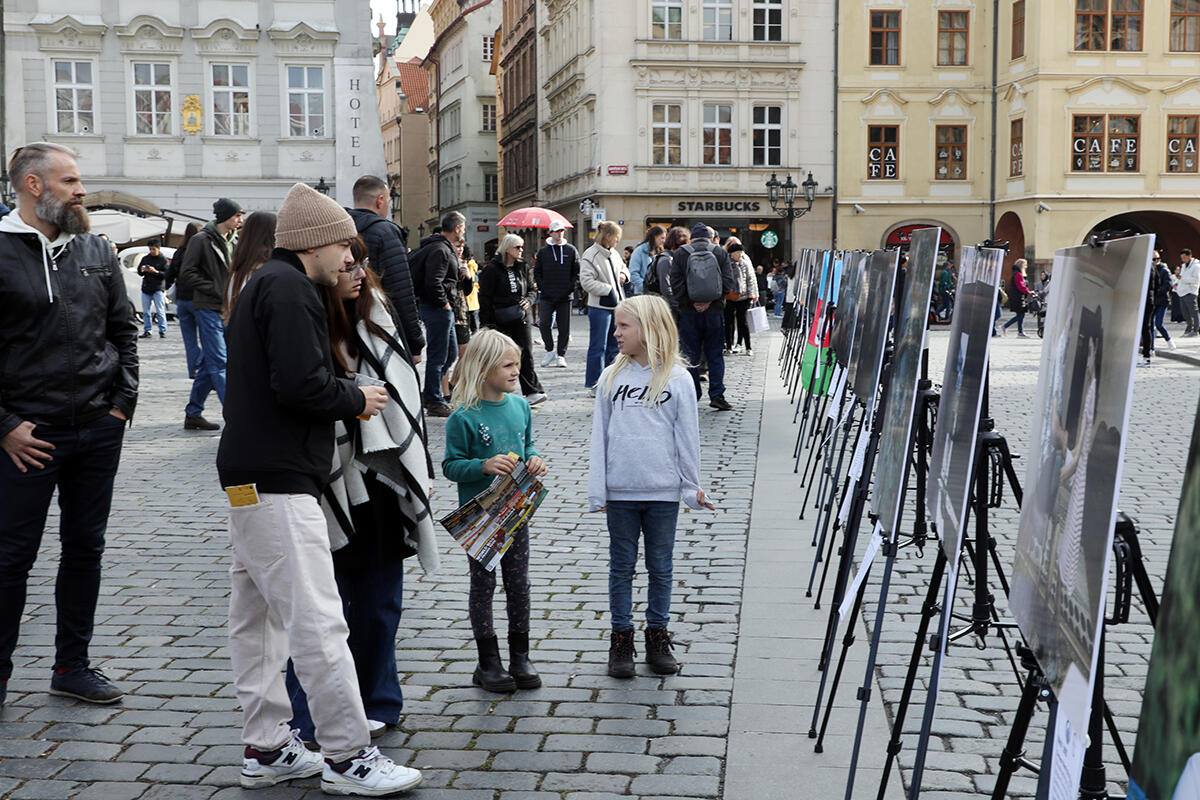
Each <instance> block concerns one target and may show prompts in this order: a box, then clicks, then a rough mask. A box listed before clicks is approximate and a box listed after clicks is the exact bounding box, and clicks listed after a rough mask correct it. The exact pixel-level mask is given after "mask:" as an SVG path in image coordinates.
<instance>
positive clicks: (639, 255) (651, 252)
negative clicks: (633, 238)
mask: <svg viewBox="0 0 1200 800" xmlns="http://www.w3.org/2000/svg"><path fill="white" fill-rule="evenodd" d="M666 240H667V229H666V228H664V227H663V226H661V225H651V226H650V227H649V228H647V229H646V237H645V238H644V239H642V243H641V244H639V245H638V246H637V247H635V248H633V253H631V254H630V256H629V286H630V292H629V293H630V295H631V296H633V295H639V294H643V293H644V291H645V290H644V289H643V287H642V284H643V283H645V280H646V270H647V269H649V267H650V265H651V264H652V263H654V259H655V257H657V256H658V254H659V253H661V252H662V251H663V247H664V246H665V244H666Z"/></svg>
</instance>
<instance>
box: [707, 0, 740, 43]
mask: <svg viewBox="0 0 1200 800" xmlns="http://www.w3.org/2000/svg"><path fill="white" fill-rule="evenodd" d="M703 30H704V40H705V41H707V42H731V41H733V0H704V29H703Z"/></svg>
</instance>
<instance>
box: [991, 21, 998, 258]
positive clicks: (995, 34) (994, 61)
mask: <svg viewBox="0 0 1200 800" xmlns="http://www.w3.org/2000/svg"><path fill="white" fill-rule="evenodd" d="M999 65H1000V0H992V148H991V150H992V161H991V164H992V169H991V186H990V188H989V190H988V195H989V196H988V238H989V239H991V238H994V237H995V235H996V154H997V153H996V115H997V111H998V109H997V103H996V95H997V85H996V84H997V82H998V81H999V79H1000V66H999Z"/></svg>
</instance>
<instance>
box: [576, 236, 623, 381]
mask: <svg viewBox="0 0 1200 800" xmlns="http://www.w3.org/2000/svg"><path fill="white" fill-rule="evenodd" d="M620 241H621V226H620V225H618V224H617V223H615V222H613V221H612V220H604V221H603V222H601V223H600V224H599V225H597V226H596V241H595V242H594V243H593V244H592V246H591V247H589V248H588V249H587V250H585V251H583V256H582V257H581V258H580V260H579V283H580V284H581V285H582V286H583V290H584V291H585V292H587V311H588V352H587V368H586V370H585V372H584V377H583V383H584V386H586V387H587V388H588V389H589V390H592V391H594V390H595V387H596V381H597V380H598V379H599V378H600V373H601V372H602V371H603V370H604V368H605V367H607V366H608V365H609V364H611V363H612V360H613V359H614V358H616V355H617V340H616V339H614V338H613V330H612V315H613V309H614V308H616V307H617V304H618V303H620V302H621V301H622V300H624V299H625V286H626V284H628V283H629V270H628V268H626V266H625V261H624V260H623V259H622V258H621V254H620V253H618V252H617V250H616V246H617V244H618V243H619V242H620Z"/></svg>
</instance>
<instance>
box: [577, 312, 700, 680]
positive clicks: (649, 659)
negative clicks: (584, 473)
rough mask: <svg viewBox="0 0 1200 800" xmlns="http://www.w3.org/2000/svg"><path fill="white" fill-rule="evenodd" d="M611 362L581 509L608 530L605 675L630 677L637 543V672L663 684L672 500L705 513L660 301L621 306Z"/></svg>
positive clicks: (684, 380)
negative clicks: (640, 620)
mask: <svg viewBox="0 0 1200 800" xmlns="http://www.w3.org/2000/svg"><path fill="white" fill-rule="evenodd" d="M614 317H615V324H616V338H617V346H618V347H619V348H620V351H621V353H620V355H618V356H617V358H616V360H614V361H613V363H612V365H611V366H610V367H608V368H607V369H606V370H605V371H604V373H603V374H602V375H601V376H600V383H599V386H600V390H599V391H597V392H596V403H595V411H594V413H593V414H592V442H591V458H589V460H588V463H589V469H588V510H589V511H601V510H603V511H604V512H605V514H606V516H607V522H608V554H609V555H608V604H609V613H610V615H611V617H612V633H611V637H610V643H609V651H608V674H609V675H610V676H612V677H614V678H632V677H633V676H634V665H633V659H634V656H635V654H636V653H635V649H634V627H633V575H634V572H635V571H636V569H637V555H638V541H639V540H640V539H642V538H643V537H645V540H646V547H645V553H646V556H645V558H646V573H647V575H648V588H647V592H646V598H647V603H646V629H645V646H646V663H647V664H649V665H650V669H651V670H652V671H653V672H655V673H656V674H658V675H673V674H674V673H676V672H678V671H679V664H678V662H677V661H676V660H675V657H674V656H673V655H672V654H671V649H672V643H671V634H670V632H669V630H668V626H669V624H670V619H671V580H672V568H673V558H672V551H673V550H674V547H675V525H676V521H677V519H678V516H679V500H680V497H682V498H683V501H684V502H685V503H687V504H688V506H689V507H691V508H694V509H701V508H707V509H709V510H713V509H714V508H715V506H714V505H713V504H712V503H711V502H710V501H709V500H708V498H707V497H706V495H705V492H704V490H703V489H701V488H700V430H699V421H698V419H697V415H696V404H695V403H693V402H692V381H691V378H690V376H689V375H688V374H687V373H686V372H685V371H684V369H683V366H682V365H681V364H680V361H679V332H678V330H677V329H676V327H675V320H674V319H673V318H672V315H671V309H670V306H668V305H667V303H666V301H664V300H663V299H662V298H661V297H654V296H640V297H631V298H628V299H627V300H624V301H623V302H622V303H621V304H620V305H618V306H617V309H616V311H615V312H614Z"/></svg>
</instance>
